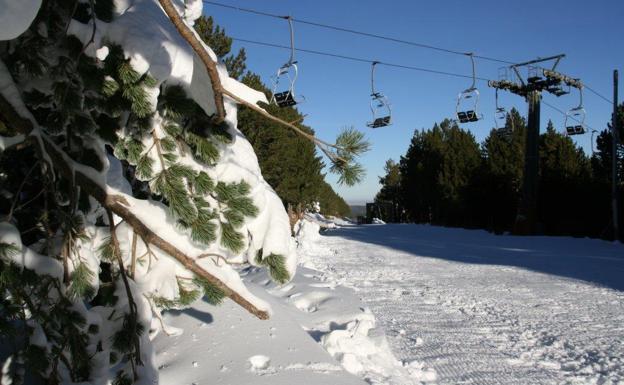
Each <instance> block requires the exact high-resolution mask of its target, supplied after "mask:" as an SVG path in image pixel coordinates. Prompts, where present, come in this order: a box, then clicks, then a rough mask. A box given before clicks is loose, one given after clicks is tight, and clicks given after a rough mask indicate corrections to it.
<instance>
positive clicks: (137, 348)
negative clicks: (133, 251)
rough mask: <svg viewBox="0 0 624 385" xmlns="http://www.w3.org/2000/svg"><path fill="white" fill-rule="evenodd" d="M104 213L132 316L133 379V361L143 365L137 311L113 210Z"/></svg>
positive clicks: (133, 368) (134, 372)
mask: <svg viewBox="0 0 624 385" xmlns="http://www.w3.org/2000/svg"><path fill="white" fill-rule="evenodd" d="M106 214H108V226H109V227H110V237H111V241H112V242H113V254H115V257H116V259H117V265H118V267H119V274H120V275H121V278H122V280H123V283H124V287H125V288H126V296H127V297H128V307H129V308H130V315H131V316H132V324H131V325H130V335H131V336H132V338H133V339H134V341H133V342H134V360H131V361H132V362H133V364H132V371H133V374H134V379H135V381H136V380H137V379H138V376H137V373H136V369H135V367H134V363H136V364H137V365H143V363H142V362H141V343H140V341H139V339H138V337H137V335H136V330H137V322H139V320H138V316H139V311H138V308H137V304H136V302H134V297H133V296H132V290H131V289H130V283H129V282H128V277H127V276H126V270H125V268H124V264H123V260H122V259H121V250H120V248H119V242H118V241H117V232H116V231H115V221H114V219H113V212H112V211H111V210H110V209H106Z"/></svg>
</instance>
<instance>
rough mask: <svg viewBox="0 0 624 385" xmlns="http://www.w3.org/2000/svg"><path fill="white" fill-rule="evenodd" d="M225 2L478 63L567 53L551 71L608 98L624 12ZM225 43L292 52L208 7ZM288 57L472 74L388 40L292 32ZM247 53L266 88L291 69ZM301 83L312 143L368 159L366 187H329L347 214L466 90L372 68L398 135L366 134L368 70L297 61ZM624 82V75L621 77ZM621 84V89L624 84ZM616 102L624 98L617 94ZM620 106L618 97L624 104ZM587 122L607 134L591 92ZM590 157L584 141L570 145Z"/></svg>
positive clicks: (603, 110)
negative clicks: (352, 130) (390, 162)
mask: <svg viewBox="0 0 624 385" xmlns="http://www.w3.org/2000/svg"><path fill="white" fill-rule="evenodd" d="M220 1H221V2H223V3H226V4H230V5H235V6H239V7H244V8H252V9H257V10H260V11H264V12H269V13H275V14H281V15H288V14H290V15H292V16H293V17H295V18H300V19H304V20H309V21H316V22H319V23H324V24H330V25H336V26H340V27H344V28H351V29H355V30H361V31H366V32H370V33H375V34H380V35H386V36H392V37H397V38H400V39H404V40H410V41H415V42H420V43H425V44H430V45H436V46H440V47H445V48H449V49H452V50H457V51H466V52H475V53H476V54H481V55H484V56H490V57H495V58H501V59H505V60H509V61H515V62H520V61H526V60H530V59H534V58H536V57H546V56H551V55H554V54H559V53H565V54H566V55H567V57H566V58H565V59H563V60H562V62H561V63H560V64H559V67H558V70H559V71H560V72H564V73H566V74H568V75H570V76H573V77H580V78H581V79H582V80H583V82H585V83H586V84H588V85H589V86H590V87H592V88H593V89H594V90H597V91H598V92H600V93H601V94H603V95H605V96H606V97H608V98H609V99H611V98H612V95H613V91H612V71H613V70H614V69H619V70H620V72H621V71H622V69H623V66H622V64H623V63H624V50H622V41H621V33H622V28H621V27H620V28H618V25H620V26H621V23H622V22H623V21H624V1H620V0H610V1H608V0H595V1H581V0H572V1H564V0H556V1H537V0H525V1H514V2H511V1H500V0H499V1H491V0H488V1H468V0H452V1H442V0H440V1H420V0H413V1H390V0H388V1H370V0H347V1H337V0H334V1H328V0H316V1H308V0H306V1H303V0H301V1H295V0H289V1H287V0H265V1H257V0H255V1H254V0H220ZM204 13H205V14H207V15H212V16H213V17H214V18H215V19H216V21H217V23H218V24H220V25H221V26H223V27H224V28H225V29H226V31H227V33H228V34H229V35H230V36H233V37H238V38H243V39H250V40H259V41H264V42H270V43H276V44H283V45H287V44H289V36H288V25H287V22H286V21H283V20H278V19H274V18H267V17H262V16H257V15H252V14H248V13H243V12H238V11H234V10H230V9H225V8H221V7H217V6H214V5H210V4H204ZM295 42H296V46H298V47H300V48H305V49H312V50H320V51H325V52H331V53H337V54H342V55H348V56H354V57H361V58H367V59H371V60H380V61H385V62H390V63H398V64H404V65H408V66H416V67H425V68H431V69H437V70H441V71H449V72H456V73H462V74H469V73H470V61H469V59H468V58H467V57H462V56H459V55H452V54H447V53H443V52H437V51H431V50H427V49H422V48H417V47H411V46H406V45H402V44H398V43H392V42H388V41H381V40H377V39H371V38H366V37H362V36H356V35H351V34H345V33H340V32H336V31H329V30H325V29H319V28H316V27H312V26H308V25H301V24H295ZM240 47H245V49H246V50H247V66H248V68H249V69H251V70H252V71H254V72H256V73H258V74H260V75H261V76H262V77H263V79H264V80H265V82H266V83H267V84H269V79H270V76H271V75H272V74H273V73H274V72H275V71H276V69H277V68H278V67H279V66H280V65H282V64H283V63H284V62H286V61H287V60H288V51H285V50H281V49H277V48H269V47H262V46H257V45H251V44H247V43H238V42H235V43H234V49H235V50H238V48H240ZM296 58H297V60H298V61H299V68H300V76H299V80H298V82H297V93H300V94H302V95H304V96H305V98H306V102H305V103H303V104H301V105H300V106H299V110H300V111H301V112H302V113H304V114H307V118H306V120H305V123H306V124H307V125H309V126H311V127H313V128H314V129H315V130H316V133H317V135H318V136H319V137H321V138H323V139H328V140H333V139H334V138H335V136H336V134H337V133H338V132H339V131H340V129H341V128H342V127H347V126H354V127H356V128H358V129H360V130H362V131H364V132H365V133H366V135H367V137H368V139H369V140H370V141H371V143H372V146H373V148H372V150H371V151H370V152H369V153H367V154H366V155H364V156H363V157H362V159H361V162H362V163H363V165H364V166H365V168H366V170H367V176H366V178H365V180H364V181H363V182H362V183H360V184H358V185H356V186H353V187H344V186H338V185H337V184H336V183H335V181H336V177H334V176H332V175H330V174H328V180H329V181H330V183H332V185H334V186H335V189H336V191H337V192H338V193H339V194H341V195H342V196H343V197H344V198H345V199H346V200H347V202H349V203H363V202H366V201H371V200H372V199H373V197H374V195H375V193H376V192H377V191H378V190H379V184H378V178H379V176H381V175H382V174H383V165H384V163H385V161H386V160H387V159H389V158H392V159H394V160H398V159H399V158H400V156H401V155H403V154H404V153H405V151H406V149H407V147H408V145H409V142H410V139H411V137H412V135H413V133H414V130H415V129H419V130H420V129H422V128H430V127H431V126H432V125H433V124H434V122H439V121H441V120H442V119H444V118H445V117H452V116H453V114H454V111H455V102H456V97H457V93H458V92H459V91H461V90H463V89H465V88H467V87H468V86H469V83H470V81H469V80H468V79H461V78H453V77H446V76H440V75H434V74H429V73H423V72H416V71H411V70H405V69H398V68H392V67H386V66H378V68H377V72H376V86H377V88H378V89H379V90H380V91H382V92H383V93H384V94H385V95H386V96H388V98H389V99H390V102H391V104H392V110H393V121H394V124H393V125H392V126H390V127H385V128H379V129H375V130H372V129H370V128H367V127H366V125H365V124H366V122H367V121H368V120H370V118H371V113H370V110H369V94H370V80H369V77H370V65H368V64H366V63H357V62H351V61H344V60H340V59H333V58H328V57H323V56H316V55H312V54H307V53H297V57H296ZM476 64H477V75H478V76H481V77H485V78H490V79H495V78H496V77H497V76H498V68H499V67H500V66H501V64H499V63H492V62H488V61H483V60H478V61H477V62H476ZM622 77H623V78H624V75H622ZM621 82H622V83H624V79H623V80H622V81H621ZM477 87H478V88H479V90H480V92H481V95H482V97H481V103H480V110H481V112H482V113H483V114H484V115H485V116H484V119H483V120H482V121H479V122H477V123H472V124H467V125H464V128H467V129H470V131H471V132H472V133H473V134H474V135H475V137H476V138H477V141H479V142H481V141H482V140H483V139H484V138H485V136H487V134H488V132H489V130H490V129H491V128H492V127H493V125H494V123H493V115H494V90H493V89H490V88H488V87H487V84H485V83H484V82H478V83H477ZM621 94H622V93H621ZM620 99H622V98H620ZM499 100H500V103H501V104H502V105H504V106H505V107H508V108H511V107H514V106H515V107H516V108H518V109H519V111H520V112H521V113H522V114H523V115H524V114H525V113H526V104H525V102H524V100H523V99H522V98H520V97H518V96H515V95H508V94H505V93H501V94H500V96H499ZM544 100H545V101H546V102H548V103H550V104H552V105H554V106H556V107H558V108H559V109H561V110H564V111H566V110H568V109H569V108H571V107H574V106H575V105H577V104H578V94H577V93H574V92H573V93H572V94H571V95H567V96H563V97H561V98H557V97H555V96H552V95H548V94H547V95H545V96H544ZM584 100H585V103H584V104H585V108H586V110H587V119H586V123H587V124H588V125H589V126H591V127H592V128H594V129H599V130H601V129H603V128H604V127H606V122H607V121H609V119H610V114H611V110H612V107H611V106H610V105H609V104H608V103H607V102H605V101H604V100H602V99H600V98H598V97H597V96H595V95H593V94H592V93H590V92H587V91H586V92H585V95H584ZM548 119H552V120H553V122H554V123H555V127H557V128H559V129H561V128H562V127H563V121H564V116H563V115H562V114H561V113H559V112H557V111H554V110H552V109H550V108H549V107H547V106H546V105H542V130H543V129H544V128H545V125H546V122H547V121H548ZM575 140H576V141H577V143H579V145H581V146H582V147H583V148H584V149H585V150H586V152H591V145H590V136H589V135H588V134H587V135H583V136H580V137H579V136H577V137H576V138H575Z"/></svg>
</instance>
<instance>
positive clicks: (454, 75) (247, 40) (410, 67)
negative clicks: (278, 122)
mask: <svg viewBox="0 0 624 385" xmlns="http://www.w3.org/2000/svg"><path fill="white" fill-rule="evenodd" d="M232 40H234V41H239V42H242V43H249V44H256V45H262V46H266V47H272V48H280V49H290V47H287V46H285V45H280V44H274V43H267V42H261V41H255V40H249V39H241V38H237V37H233V38H232ZM297 51H299V52H305V53H309V54H313V55H320V56H328V57H333V58H337V59H343V60H351V61H356V62H360V63H368V64H372V63H373V62H377V64H382V65H385V66H388V67H394V68H402V69H408V70H412V71H420V72H427V73H433V74H436V75H443V76H450V77H457V78H466V79H471V78H472V76H471V75H463V74H458V73H453V72H446V71H439V70H433V69H430V68H422V67H414V66H408V65H403V64H397V63H387V62H382V61H379V60H371V59H363V58H358V57H353V56H347V55H340V54H334V53H329V52H323V51H317V50H310V49H305V48H297ZM475 79H477V80H480V81H484V82H487V81H489V80H490V79H487V78H482V77H478V76H477V77H475ZM585 87H587V85H586V84H585ZM542 103H543V104H545V105H546V106H548V107H550V108H551V109H553V110H555V111H557V112H559V113H560V114H562V115H563V116H565V115H566V113H565V112H564V111H562V110H560V109H559V108H557V107H555V106H553V105H552V104H550V103H548V102H546V101H545V100H542ZM571 119H572V120H575V121H577V122H579V123H580V121H578V120H577V119H575V118H573V117H572V118H571ZM586 126H587V128H589V129H593V128H592V127H590V126H589V125H587V124H586Z"/></svg>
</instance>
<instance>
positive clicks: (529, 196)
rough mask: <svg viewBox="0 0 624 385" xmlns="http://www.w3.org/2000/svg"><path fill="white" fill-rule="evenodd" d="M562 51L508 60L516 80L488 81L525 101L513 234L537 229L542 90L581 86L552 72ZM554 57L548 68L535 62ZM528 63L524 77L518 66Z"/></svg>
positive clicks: (562, 91) (556, 92) (563, 91)
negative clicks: (523, 143)
mask: <svg viewBox="0 0 624 385" xmlns="http://www.w3.org/2000/svg"><path fill="white" fill-rule="evenodd" d="M564 57H565V55H563V54H562V55H556V56H551V57H547V58H539V59H535V60H531V61H527V62H524V63H518V64H512V65H511V66H509V68H510V69H511V70H512V71H513V72H512V73H514V74H515V75H516V77H517V80H518V81H517V82H515V81H511V80H508V79H503V80H498V81H493V80H491V81H489V82H488V85H489V86H490V87H493V88H497V89H501V90H506V91H509V92H511V93H514V94H516V95H520V96H522V97H524V98H525V99H526V101H527V104H528V107H529V108H528V110H529V111H528V122H527V130H526V147H525V155H524V176H523V178H524V179H523V184H522V198H521V200H520V204H519V205H518V213H517V215H516V221H515V224H514V234H517V235H531V234H535V233H536V232H537V199H538V197H537V191H538V173H539V133H540V102H541V98H542V93H543V92H549V93H551V94H553V95H555V96H562V95H565V94H567V93H568V91H567V90H566V88H564V85H565V86H568V87H574V88H577V89H579V90H580V89H582V88H583V84H582V83H581V82H580V80H579V79H574V78H571V77H569V76H566V75H563V74H561V73H559V72H556V71H555V69H556V68H557V65H558V64H559V61H560V60H561V59H562V58H564ZM551 61H554V63H553V64H552V67H551V68H550V69H545V68H543V67H537V66H535V65H536V64H538V63H544V62H551ZM522 67H528V69H529V71H528V72H529V75H528V76H527V77H526V80H525V79H524V78H523V76H522V75H521V73H520V68H522Z"/></svg>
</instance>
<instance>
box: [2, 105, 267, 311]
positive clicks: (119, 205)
mask: <svg viewBox="0 0 624 385" xmlns="http://www.w3.org/2000/svg"><path fill="white" fill-rule="evenodd" d="M0 116H1V117H2V118H4V121H5V122H7V123H8V124H9V125H10V126H11V128H12V129H15V130H17V131H18V132H20V133H21V134H24V135H28V134H30V133H31V131H32V129H33V122H31V121H30V120H28V119H24V118H22V117H21V116H20V115H19V114H18V113H17V112H16V111H15V109H14V107H13V106H12V105H11V104H10V103H9V102H8V101H7V100H6V99H5V98H4V96H3V95H0ZM28 140H29V141H32V142H34V144H36V145H37V149H38V151H39V157H40V159H43V160H46V161H47V160H49V161H50V162H51V163H52V164H50V166H51V167H52V168H53V169H57V170H58V171H59V172H60V173H62V174H63V175H64V176H65V177H66V178H68V179H69V180H74V181H75V183H76V184H77V185H78V186H80V188H81V189H82V190H84V191H85V192H86V193H87V194H89V195H91V196H92V197H94V198H95V199H96V200H97V201H98V202H99V203H100V204H101V205H102V206H103V207H104V208H106V209H109V210H111V211H112V212H113V213H115V214H116V215H118V216H119V217H121V218H122V219H123V220H125V221H126V222H127V223H128V224H129V225H130V226H131V227H132V228H133V229H134V231H135V232H136V233H137V234H138V235H139V236H140V237H141V238H142V239H143V240H144V241H145V242H146V244H147V243H150V244H153V245H154V246H156V247H158V248H159V249H161V250H162V251H163V252H165V253H167V254H168V255H170V256H171V257H173V258H175V259H176V260H177V261H178V262H180V263H181V264H182V265H183V266H184V267H185V268H187V269H189V270H190V271H191V272H193V273H194V274H196V275H197V276H198V277H200V278H202V279H205V280H206V281H207V282H210V283H211V284H212V285H214V286H215V287H216V288H218V289H219V290H221V291H222V292H223V293H224V295H225V296H227V297H229V298H230V299H232V300H233V301H234V302H236V303H237V304H239V305H240V306H241V307H243V308H244V309H246V310H247V311H249V312H250V313H252V314H253V315H255V316H256V317H258V318H260V319H268V318H269V314H268V312H267V311H265V310H262V309H259V308H257V307H256V306H255V305H254V304H253V303H251V302H249V301H248V300H247V299H246V298H244V297H243V296H241V295H240V294H239V293H237V292H236V291H235V290H233V289H231V288H230V287H229V286H228V285H227V284H226V283H224V282H223V281H221V280H220V279H218V278H217V277H215V276H214V275H212V274H210V273H209V272H208V271H206V270H204V269H203V268H202V267H201V266H199V265H198V264H197V263H196V262H195V260H194V259H193V258H191V257H190V256H188V255H186V254H185V253H183V252H182V251H180V250H179V249H178V248H176V247H175V246H174V245H173V244H171V243H169V242H167V241H166V240H165V239H163V238H161V237H160V236H159V235H158V234H156V233H154V232H153V231H152V230H151V229H150V228H149V227H148V226H147V225H146V224H145V223H143V222H142V221H141V220H140V219H139V218H138V217H137V216H136V215H135V214H134V213H133V212H132V210H130V208H129V207H128V204H127V202H125V199H124V198H123V197H122V196H120V195H110V194H108V193H107V192H106V190H104V189H103V188H102V187H101V186H100V185H99V184H98V183H97V182H96V181H94V180H92V179H91V178H90V177H89V176H88V175H87V174H84V173H83V172H81V171H80V170H78V169H76V170H74V168H73V167H72V166H71V164H72V161H71V159H70V157H69V156H68V155H67V154H65V153H64V152H63V151H62V150H60V149H59V148H58V147H57V146H56V145H55V144H54V143H53V142H52V141H51V140H50V139H48V138H47V136H46V135H45V134H43V133H37V135H36V136H30V137H29V138H28Z"/></svg>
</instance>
